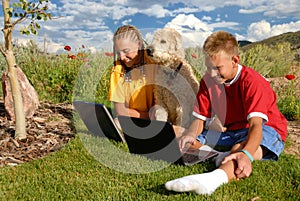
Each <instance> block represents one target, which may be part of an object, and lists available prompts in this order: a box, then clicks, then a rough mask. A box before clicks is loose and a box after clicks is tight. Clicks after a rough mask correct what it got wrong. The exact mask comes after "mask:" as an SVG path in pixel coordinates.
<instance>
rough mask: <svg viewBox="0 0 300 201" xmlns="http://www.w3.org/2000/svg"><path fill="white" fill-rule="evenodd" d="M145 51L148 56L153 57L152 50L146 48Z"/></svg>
mask: <svg viewBox="0 0 300 201" xmlns="http://www.w3.org/2000/svg"><path fill="white" fill-rule="evenodd" d="M146 51H147V54H148V56H153V48H151V47H147V50H146Z"/></svg>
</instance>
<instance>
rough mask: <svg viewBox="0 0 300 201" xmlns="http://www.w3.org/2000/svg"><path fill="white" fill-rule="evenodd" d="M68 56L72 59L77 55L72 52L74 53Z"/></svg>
mask: <svg viewBox="0 0 300 201" xmlns="http://www.w3.org/2000/svg"><path fill="white" fill-rule="evenodd" d="M68 58H70V59H76V56H75V55H74V54H72V55H68Z"/></svg>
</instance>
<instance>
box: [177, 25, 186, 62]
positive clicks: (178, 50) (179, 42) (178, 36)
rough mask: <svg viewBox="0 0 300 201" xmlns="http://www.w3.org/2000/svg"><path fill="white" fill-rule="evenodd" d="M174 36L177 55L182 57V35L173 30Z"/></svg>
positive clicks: (183, 55) (183, 54)
mask: <svg viewBox="0 0 300 201" xmlns="http://www.w3.org/2000/svg"><path fill="white" fill-rule="evenodd" d="M174 37H175V41H176V52H178V53H179V55H180V56H181V57H182V58H184V57H185V52H184V47H183V41H182V36H181V34H180V33H179V32H177V31H175V32H174Z"/></svg>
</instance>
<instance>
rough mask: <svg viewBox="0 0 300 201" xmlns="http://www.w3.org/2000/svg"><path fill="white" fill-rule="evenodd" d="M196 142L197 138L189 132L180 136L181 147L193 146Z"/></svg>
mask: <svg viewBox="0 0 300 201" xmlns="http://www.w3.org/2000/svg"><path fill="white" fill-rule="evenodd" d="M195 144H196V139H195V138H194V137H193V136H191V135H188V134H185V135H183V136H181V137H180V138H179V148H180V149H181V150H183V149H184V148H186V147H189V146H193V145H195Z"/></svg>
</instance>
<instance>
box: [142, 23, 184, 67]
mask: <svg viewBox="0 0 300 201" xmlns="http://www.w3.org/2000/svg"><path fill="white" fill-rule="evenodd" d="M147 55H148V58H150V59H151V60H153V61H155V62H156V63H158V64H167V63H170V62H171V63H172V62H174V60H179V61H181V60H183V59H184V57H185V53H184V48H183V42H182V37H181V35H180V33H179V32H177V31H176V30H175V29H172V28H163V29H160V30H158V31H156V32H155V34H154V36H153V40H152V43H151V44H150V45H149V46H148V47H147Z"/></svg>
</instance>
